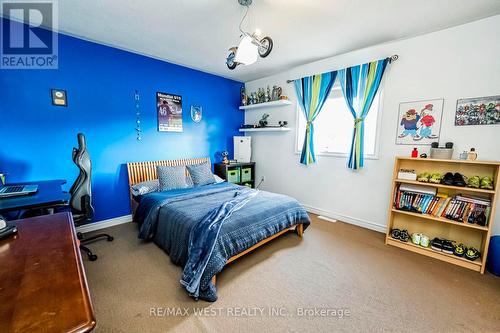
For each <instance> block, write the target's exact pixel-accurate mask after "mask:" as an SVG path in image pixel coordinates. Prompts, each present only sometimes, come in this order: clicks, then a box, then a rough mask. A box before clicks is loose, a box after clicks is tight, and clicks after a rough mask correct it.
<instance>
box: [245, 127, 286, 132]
mask: <svg viewBox="0 0 500 333" xmlns="http://www.w3.org/2000/svg"><path fill="white" fill-rule="evenodd" d="M288 131H290V128H289V127H262V128H240V132H288Z"/></svg>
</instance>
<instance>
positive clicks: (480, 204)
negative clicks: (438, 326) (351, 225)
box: [386, 157, 500, 273]
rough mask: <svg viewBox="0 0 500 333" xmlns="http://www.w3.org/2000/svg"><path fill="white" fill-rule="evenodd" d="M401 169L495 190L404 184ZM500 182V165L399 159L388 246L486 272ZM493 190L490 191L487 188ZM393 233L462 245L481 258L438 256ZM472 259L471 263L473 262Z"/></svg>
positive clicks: (393, 186)
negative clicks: (478, 181) (471, 180)
mask: <svg viewBox="0 0 500 333" xmlns="http://www.w3.org/2000/svg"><path fill="white" fill-rule="evenodd" d="M400 170H414V172H415V173H416V174H417V175H420V174H422V173H429V174H445V173H447V172H451V173H460V174H462V175H464V176H466V177H473V176H479V178H485V177H486V178H490V179H491V180H492V185H493V186H491V183H490V184H487V183H485V186H484V188H481V187H467V186H466V187H463V186H456V185H454V184H442V183H440V182H439V178H438V180H437V181H436V180H435V179H434V181H435V182H434V183H432V182H419V181H418V180H412V179H408V177H403V178H405V179H400V178H399V177H398V174H399V171H400ZM499 181H500V162H496V161H463V160H437V159H422V158H407V157H397V158H396V160H395V164H394V174H393V181H392V193H391V200H390V206H389V222H388V228H387V235H386V244H389V245H393V246H397V247H399V248H403V249H406V250H409V251H412V252H416V253H420V254H423V255H427V256H430V257H433V258H436V259H440V260H443V261H446V262H449V263H453V264H456V265H459V266H462V267H465V268H469V269H472V270H475V271H478V272H481V273H484V269H485V263H486V257H487V253H488V246H489V238H490V235H491V228H492V225H493V221H494V216H495V208H496V201H497V193H498V188H499V187H498V186H497V184H498V182H499ZM486 185H488V186H486ZM393 229H399V230H408V232H409V233H410V234H413V233H417V234H423V235H426V236H427V237H429V238H430V239H433V238H435V237H437V238H441V239H446V240H452V241H454V242H455V244H459V243H462V244H464V245H466V247H468V248H471V247H473V248H475V249H478V250H479V252H480V258H478V259H476V260H466V259H465V258H464V257H460V256H457V255H453V254H449V253H444V252H441V251H436V250H435V249H431V248H429V247H423V246H420V245H419V244H414V243H412V241H411V239H410V240H409V241H408V242H404V241H401V240H397V239H394V238H393V237H391V231H392V230H393ZM469 259H470V258H469Z"/></svg>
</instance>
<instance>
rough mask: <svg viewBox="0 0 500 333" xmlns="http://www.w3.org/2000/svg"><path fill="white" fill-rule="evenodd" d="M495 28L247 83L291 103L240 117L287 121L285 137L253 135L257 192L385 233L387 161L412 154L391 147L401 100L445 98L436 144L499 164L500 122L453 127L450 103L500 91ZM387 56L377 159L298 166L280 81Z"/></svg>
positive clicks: (381, 48) (499, 19)
mask: <svg viewBox="0 0 500 333" xmlns="http://www.w3.org/2000/svg"><path fill="white" fill-rule="evenodd" d="M499 26H500V16H498V15H497V16H493V17H490V18H487V19H483V20H480V21H476V22H473V23H469V24H465V25H462V26H458V27H454V28H450V29H446V30H442V31H438V32H434V33H430V34H427V35H423V36H418V37H415V38H411V39H406V40H400V41H395V42H392V43H386V44H381V45H377V46H373V47H370V48H366V49H362V50H358V51H354V52H350V53H347V54H343V55H339V56H335V57H332V58H328V59H325V60H321V61H318V62H314V63H311V64H307V65H302V66H299V67H296V68H293V69H290V70H288V71H286V72H283V73H280V74H278V75H273V76H270V77H267V78H263V79H259V80H256V81H252V82H247V83H246V87H247V91H255V90H256V89H257V88H258V87H264V86H267V85H270V86H271V87H272V86H273V85H280V86H282V87H283V91H284V93H285V94H286V95H288V96H289V97H290V99H291V100H292V101H293V102H294V103H293V105H292V106H286V107H281V108H275V109H267V110H265V109H259V110H251V111H247V112H246V123H247V124H248V123H253V122H254V121H255V120H257V119H258V118H260V116H261V115H262V114H263V113H264V112H267V113H269V114H270V122H272V123H277V122H278V120H288V122H289V126H290V127H291V128H292V131H290V132H284V133H252V137H253V139H252V140H253V142H252V145H253V147H252V154H253V160H254V161H255V162H257V177H258V179H260V177H261V176H262V175H265V177H266V181H265V183H264V184H263V185H262V187H261V188H262V189H265V190H270V191H274V192H279V193H284V194H288V195H290V196H293V197H295V198H297V199H298V200H299V201H300V202H301V203H302V204H304V205H305V206H306V207H312V208H314V209H315V212H319V213H322V214H324V215H327V216H331V217H336V218H338V219H341V220H344V221H347V222H351V223H357V224H360V225H363V226H366V227H369V228H372V229H375V230H381V231H382V230H385V226H386V223H387V210H388V205H389V195H390V182H391V176H392V169H393V161H394V157H395V156H397V155H404V156H408V155H409V154H410V151H411V149H412V146H400V145H395V136H396V125H397V118H398V106H399V103H400V102H405V101H414V100H423V99H435V98H444V100H445V101H444V110H443V120H442V128H441V139H440V141H441V142H447V141H453V142H454V143H455V153H457V152H460V151H463V150H468V149H469V148H470V147H475V148H476V150H477V152H478V155H479V159H485V160H500V125H493V126H472V127H455V126H454V112H455V105H456V102H457V99H459V98H467V97H480V96H491V95H499V94H500V84H499V74H500V56H499V54H500V43H499V33H500V30H499V29H498V27H499ZM331 38H335V36H331ZM276 42H277V43H278V41H276ZM297 47H300V44H297ZM392 54H398V55H399V60H397V61H396V62H395V63H393V64H391V65H390V67H389V69H388V71H387V72H386V74H385V82H384V83H383V96H382V97H383V100H382V121H381V128H380V131H381V135H380V154H379V159H378V160H366V163H365V168H364V169H363V170H361V171H351V170H349V169H348V168H347V167H346V159H345V158H339V157H326V156H319V157H317V163H316V164H315V165H310V166H307V167H306V166H303V165H302V164H300V163H299V158H300V156H299V155H297V154H295V149H294V147H295V122H296V113H295V112H296V103H295V102H296V97H295V93H294V90H293V86H292V84H287V83H286V80H287V79H294V78H298V77H303V76H306V75H311V74H317V73H322V72H326V71H330V70H335V69H341V68H344V67H348V66H351V65H355V64H360V63H364V62H367V61H371V60H376V59H380V58H384V57H387V56H390V55H392ZM263 61H265V60H263ZM419 149H420V148H419ZM498 185H500V184H498ZM498 185H497V186H498ZM494 234H500V212H498V213H497V216H496V219H495V226H494Z"/></svg>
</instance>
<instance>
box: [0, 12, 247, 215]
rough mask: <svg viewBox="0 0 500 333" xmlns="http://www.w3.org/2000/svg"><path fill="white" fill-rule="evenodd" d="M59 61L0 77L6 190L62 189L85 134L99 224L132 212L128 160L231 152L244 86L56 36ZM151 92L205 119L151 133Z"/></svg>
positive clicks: (1, 168)
mask: <svg viewBox="0 0 500 333" xmlns="http://www.w3.org/2000/svg"><path fill="white" fill-rule="evenodd" d="M2 20H3V18H1V17H0V23H1V22H2ZM75 50H78V52H75ZM58 62H59V69H57V70H33V71H26V70H12V71H7V70H6V71H2V73H1V74H0V87H2V89H0V101H1V105H0V115H1V119H2V121H0V132H1V133H2V136H1V137H2V138H6V139H5V140H7V141H5V142H6V144H2V149H1V150H0V172H1V173H3V174H6V175H7V178H8V181H9V182H11V183H14V182H23V181H37V180H46V179H66V181H67V183H66V185H64V189H65V190H69V187H70V186H71V184H72V183H73V182H74V180H75V179H76V177H77V176H78V168H76V167H75V165H74V163H73V161H72V159H71V150H72V148H73V146H74V142H75V136H76V134H77V133H79V132H83V133H85V135H86V137H87V144H88V149H89V152H90V156H91V157H92V195H93V198H92V199H93V205H94V208H95V216H94V221H101V220H106V219H111V218H115V217H121V216H126V215H128V214H130V197H129V193H130V192H129V188H128V174H127V166H126V163H127V162H138V161H156V160H169V159H180V158H194V157H211V158H212V160H214V161H215V153H216V152H217V151H218V150H220V149H228V150H229V151H230V154H232V151H233V144H232V142H233V136H235V135H238V134H239V132H238V127H239V125H240V124H241V123H243V122H244V119H243V118H244V114H243V112H239V110H238V106H239V104H240V87H241V82H237V81H233V80H229V79H225V78H223V77H220V76H216V75H212V74H208V73H204V72H200V71H197V70H194V69H190V68H187V67H182V66H178V65H174V64H171V63H168V62H165V61H160V60H157V59H152V58H148V57H145V56H142V55H138V54H135V53H131V52H126V51H123V50H119V49H116V48H112V47H108V46H104V45H100V44H96V43H92V42H88V41H84V40H81V39H78V38H74V37H70V36H67V35H64V34H60V35H59V59H58ZM158 73H168V75H158ZM159 87H161V88H159ZM53 88H63V89H65V90H66V91H67V92H68V97H71V100H69V99H68V107H67V108H65V109H66V110H67V112H66V110H64V112H61V111H62V110H63V108H61V107H60V106H52V105H51V102H50V101H49V98H50V97H49V93H50V90H51V89H53ZM135 90H137V91H138V92H140V97H141V98H140V122H141V136H142V141H143V144H138V141H137V134H138V133H137V131H135V130H134V128H135V126H134V125H136V124H137V109H136V108H134V106H135V103H134V102H135V101H134V92H135ZM158 90H163V91H166V92H173V93H176V94H178V95H181V96H182V102H183V104H185V105H189V106H190V105H195V104H197V105H203V119H204V121H202V122H200V123H198V124H196V123H194V122H192V121H191V120H189V119H190V115H187V118H185V119H183V120H184V121H183V132H182V133H165V132H158V119H157V118H158V117H157V112H156V99H155V96H156V95H155V94H156V92H157V91H158ZM145 97H147V98H145ZM19 110H22V113H20V111H19ZM185 113H186V112H184V114H185ZM26 119H29V120H30V121H26ZM188 120H189V121H188ZM41 128H42V129H43V130H40V129H41ZM168 134H173V135H168ZM2 142H3V141H2Z"/></svg>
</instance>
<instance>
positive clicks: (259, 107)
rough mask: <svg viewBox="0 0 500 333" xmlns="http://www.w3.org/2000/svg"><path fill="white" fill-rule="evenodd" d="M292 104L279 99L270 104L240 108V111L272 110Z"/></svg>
mask: <svg viewBox="0 0 500 333" xmlns="http://www.w3.org/2000/svg"><path fill="white" fill-rule="evenodd" d="M290 104H292V102H290V101H289V100H288V99H279V100H277V101H272V102H266V103H258V104H251V105H244V106H240V108H239V109H240V110H253V109H261V108H273V107H277V106H284V105H290Z"/></svg>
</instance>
